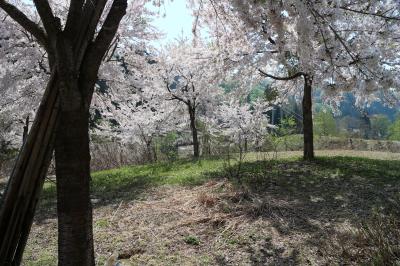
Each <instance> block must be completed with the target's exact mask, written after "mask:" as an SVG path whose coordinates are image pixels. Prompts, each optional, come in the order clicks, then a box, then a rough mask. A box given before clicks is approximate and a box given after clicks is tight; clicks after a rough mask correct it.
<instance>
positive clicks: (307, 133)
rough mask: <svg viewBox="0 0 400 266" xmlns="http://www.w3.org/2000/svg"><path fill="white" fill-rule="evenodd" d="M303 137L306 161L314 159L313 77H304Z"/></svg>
mask: <svg viewBox="0 0 400 266" xmlns="http://www.w3.org/2000/svg"><path fill="white" fill-rule="evenodd" d="M303 135H304V155H303V158H304V159H305V160H312V159H314V133H313V118H312V76H309V75H305V76H304V96H303Z"/></svg>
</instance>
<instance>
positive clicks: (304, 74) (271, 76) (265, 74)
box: [258, 69, 307, 81]
mask: <svg viewBox="0 0 400 266" xmlns="http://www.w3.org/2000/svg"><path fill="white" fill-rule="evenodd" d="M258 71H259V72H260V74H261V75H262V76H264V77H268V78H272V79H275V80H286V81H287V80H292V79H296V78H298V77H301V76H302V77H306V76H307V74H306V73H304V72H297V73H296V74H294V75H292V76H288V77H277V76H273V75H271V74H268V73H266V72H264V71H262V70H261V69H259V70H258Z"/></svg>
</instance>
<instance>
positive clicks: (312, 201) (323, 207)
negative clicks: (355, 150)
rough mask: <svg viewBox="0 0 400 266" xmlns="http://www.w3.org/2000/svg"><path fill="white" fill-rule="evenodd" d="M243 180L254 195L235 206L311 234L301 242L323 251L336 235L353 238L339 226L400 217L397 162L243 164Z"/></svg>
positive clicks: (291, 231)
mask: <svg viewBox="0 0 400 266" xmlns="http://www.w3.org/2000/svg"><path fill="white" fill-rule="evenodd" d="M241 183H242V188H243V187H244V188H246V190H248V191H249V194H250V197H248V199H247V203H244V204H242V206H240V207H239V206H238V208H239V209H240V210H234V211H242V212H243V213H245V214H247V215H248V217H249V218H250V219H254V220H256V219H260V218H261V219H266V220H268V221H270V223H271V225H272V226H273V227H275V228H276V229H277V231H278V232H279V234H280V235H281V236H286V237H288V238H292V237H294V238H296V237H298V236H301V235H302V236H305V235H307V236H308V237H307V239H308V240H307V241H305V242H304V243H303V245H304V246H308V247H310V249H311V248H315V247H316V248H317V249H318V250H319V252H322V251H321V250H322V249H325V250H326V248H327V246H329V245H330V241H332V237H333V236H337V237H338V238H347V239H349V238H350V237H349V236H346V234H348V232H344V231H345V230H344V231H341V229H339V228H338V226H339V227H340V226H343V225H345V224H348V225H349V226H350V227H353V228H359V227H360V225H361V224H362V223H364V222H365V221H368V220H369V219H370V218H371V217H372V216H374V215H377V214H379V215H386V216H389V215H390V216H391V217H393V216H394V217H396V218H397V219H398V218H400V163H399V162H398V161H380V160H372V159H361V158H352V157H333V158H324V157H321V158H318V159H316V160H314V161H311V162H305V161H301V160H279V161H268V162H254V163H244V164H243V165H242V174H241ZM293 248H298V247H293ZM333 252H339V251H333ZM260 256H261V255H260V254H259V255H258V257H260ZM275 257H276V256H275ZM278 257H279V256H278Z"/></svg>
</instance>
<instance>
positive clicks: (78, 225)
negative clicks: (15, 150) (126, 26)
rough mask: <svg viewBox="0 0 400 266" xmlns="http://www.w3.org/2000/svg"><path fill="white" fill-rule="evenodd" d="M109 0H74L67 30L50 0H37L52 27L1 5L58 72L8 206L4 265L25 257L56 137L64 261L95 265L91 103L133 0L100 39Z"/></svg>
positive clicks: (111, 18) (0, 257)
mask: <svg viewBox="0 0 400 266" xmlns="http://www.w3.org/2000/svg"><path fill="white" fill-rule="evenodd" d="M106 2H107V0H94V1H84V0H77V1H71V3H70V7H69V12H68V16H67V20H66V24H65V27H64V29H63V30H62V27H61V25H60V19H59V18H57V17H55V16H54V15H53V12H52V10H51V7H50V5H49V3H48V1H47V0H34V3H35V7H36V9H37V11H38V13H39V16H40V18H41V21H42V24H43V27H44V29H42V28H41V27H40V26H39V25H38V24H36V23H34V22H33V21H31V20H30V19H29V18H28V17H27V16H26V15H25V14H24V13H23V12H21V11H20V10H19V9H18V8H17V7H15V6H13V5H11V4H10V3H8V2H6V1H5V0H0V8H2V9H3V10H4V11H5V12H6V13H7V14H8V15H9V16H10V17H11V18H12V19H14V20H15V21H16V22H17V23H18V24H20V25H21V26H22V27H23V28H24V29H25V30H27V31H28V32H30V33H31V34H32V35H33V36H34V37H35V38H36V40H37V41H38V42H39V43H40V44H41V45H42V46H43V47H44V49H45V50H46V51H47V54H48V57H49V65H50V68H51V70H52V73H53V74H52V77H51V80H50V82H49V85H48V88H47V90H46V93H45V96H44V98H43V100H42V103H41V109H40V110H41V111H39V112H38V114H37V116H36V118H35V123H34V126H33V127H32V130H31V132H30V133H29V136H28V139H27V141H26V143H25V145H24V147H23V149H22V151H21V153H20V156H19V158H18V160H17V163H16V166H15V168H14V171H13V174H12V176H11V178H10V182H9V185H8V187H7V192H6V195H5V197H4V198H5V203H4V204H3V205H2V210H1V213H0V235H1V243H0V265H3V264H6V265H8V264H12V265H14V264H16V265H18V264H19V262H20V259H21V257H22V251H23V249H24V247H25V243H26V240H27V237H28V234H29V230H30V226H31V224H32V219H33V214H34V210H35V206H36V202H37V199H38V196H39V193H40V190H41V187H42V184H43V180H44V176H45V174H46V171H47V167H48V163H49V161H50V155H51V153H52V151H53V147H54V145H53V143H54V141H53V139H54V137H55V138H56V140H55V150H56V174H57V213H58V219H59V221H58V225H59V230H58V233H59V235H58V241H59V265H83V266H85V265H94V252H93V236H92V207H91V202H90V191H89V189H90V186H89V184H90V153H89V135H88V119H89V107H90V102H91V98H92V95H93V89H94V85H95V82H96V80H97V73H98V70H99V67H100V64H101V61H102V58H103V57H104V55H105V54H106V53H107V50H108V48H109V45H110V43H111V42H112V40H113V38H114V36H115V34H116V31H117V29H118V26H119V23H120V21H121V19H122V17H123V16H124V14H125V12H126V8H127V0H114V1H113V3H112V5H111V8H110V11H109V13H108V14H107V17H106V19H105V21H104V23H103V25H102V27H101V29H100V31H99V33H98V34H97V36H96V38H95V39H94V36H95V31H96V28H97V25H98V23H99V19H100V16H101V14H102V12H103V10H104V7H105V5H106ZM57 125H58V126H57ZM54 133H56V134H54Z"/></svg>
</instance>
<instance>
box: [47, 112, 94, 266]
mask: <svg viewBox="0 0 400 266" xmlns="http://www.w3.org/2000/svg"><path fill="white" fill-rule="evenodd" d="M88 118H89V112H88V110H87V108H86V107H85V106H82V107H81V108H79V109H76V110H66V111H64V110H62V111H61V112H60V123H59V126H58V128H57V133H56V143H55V154H56V174H57V214H58V225H59V226H58V250H59V252H58V253H59V258H58V259H59V261H58V263H59V265H71V266H72V265H94V251H93V234H92V206H91V201H90V153H89V133H88Z"/></svg>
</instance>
